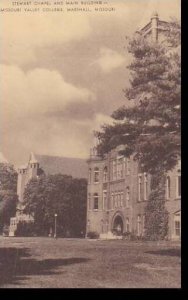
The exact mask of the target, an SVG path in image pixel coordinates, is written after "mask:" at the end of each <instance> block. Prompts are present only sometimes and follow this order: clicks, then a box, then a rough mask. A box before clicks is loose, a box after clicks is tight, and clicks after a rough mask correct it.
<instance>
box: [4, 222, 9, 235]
mask: <svg viewBox="0 0 188 300" xmlns="http://www.w3.org/2000/svg"><path fill="white" fill-rule="evenodd" d="M8 235H9V226H8V225H4V226H3V236H8Z"/></svg>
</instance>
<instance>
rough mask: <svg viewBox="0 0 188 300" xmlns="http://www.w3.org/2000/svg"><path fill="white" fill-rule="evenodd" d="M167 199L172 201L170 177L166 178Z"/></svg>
mask: <svg viewBox="0 0 188 300" xmlns="http://www.w3.org/2000/svg"><path fill="white" fill-rule="evenodd" d="M166 199H170V176H167V178H166Z"/></svg>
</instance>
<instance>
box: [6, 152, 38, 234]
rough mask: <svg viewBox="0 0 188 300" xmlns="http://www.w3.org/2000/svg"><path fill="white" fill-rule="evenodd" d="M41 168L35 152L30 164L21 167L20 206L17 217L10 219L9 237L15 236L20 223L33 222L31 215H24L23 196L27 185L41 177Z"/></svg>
mask: <svg viewBox="0 0 188 300" xmlns="http://www.w3.org/2000/svg"><path fill="white" fill-rule="evenodd" d="M39 172H40V168H39V162H38V161H37V159H36V157H35V155H34V153H33V152H31V154H30V157H29V161H28V164H26V165H24V166H21V167H20V168H19V169H18V181H17V195H18V204H17V210H16V216H15V217H13V218H11V219H10V228H9V236H14V235H15V231H16V229H17V224H18V223H19V222H20V221H26V222H33V218H32V216H30V215H26V214H23V208H24V205H23V196H24V190H25V187H26V185H27V183H28V182H29V181H30V180H31V179H32V178H37V177H38V176H39Z"/></svg>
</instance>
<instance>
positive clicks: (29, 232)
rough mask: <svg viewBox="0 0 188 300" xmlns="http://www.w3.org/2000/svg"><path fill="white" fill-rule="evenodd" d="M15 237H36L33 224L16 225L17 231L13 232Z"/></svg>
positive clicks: (21, 222)
mask: <svg viewBox="0 0 188 300" xmlns="http://www.w3.org/2000/svg"><path fill="white" fill-rule="evenodd" d="M15 236H36V234H35V229H34V223H33V222H26V221H20V222H19V223H18V224H17V229H16V231H15Z"/></svg>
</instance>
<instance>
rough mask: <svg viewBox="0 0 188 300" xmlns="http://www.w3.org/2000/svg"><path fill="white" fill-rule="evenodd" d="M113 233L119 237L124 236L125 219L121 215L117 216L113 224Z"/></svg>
mask: <svg viewBox="0 0 188 300" xmlns="http://www.w3.org/2000/svg"><path fill="white" fill-rule="evenodd" d="M113 231H115V232H116V233H117V234H118V235H121V234H123V219H122V217H121V216H120V215H117V216H116V217H115V219H114V222H113Z"/></svg>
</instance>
